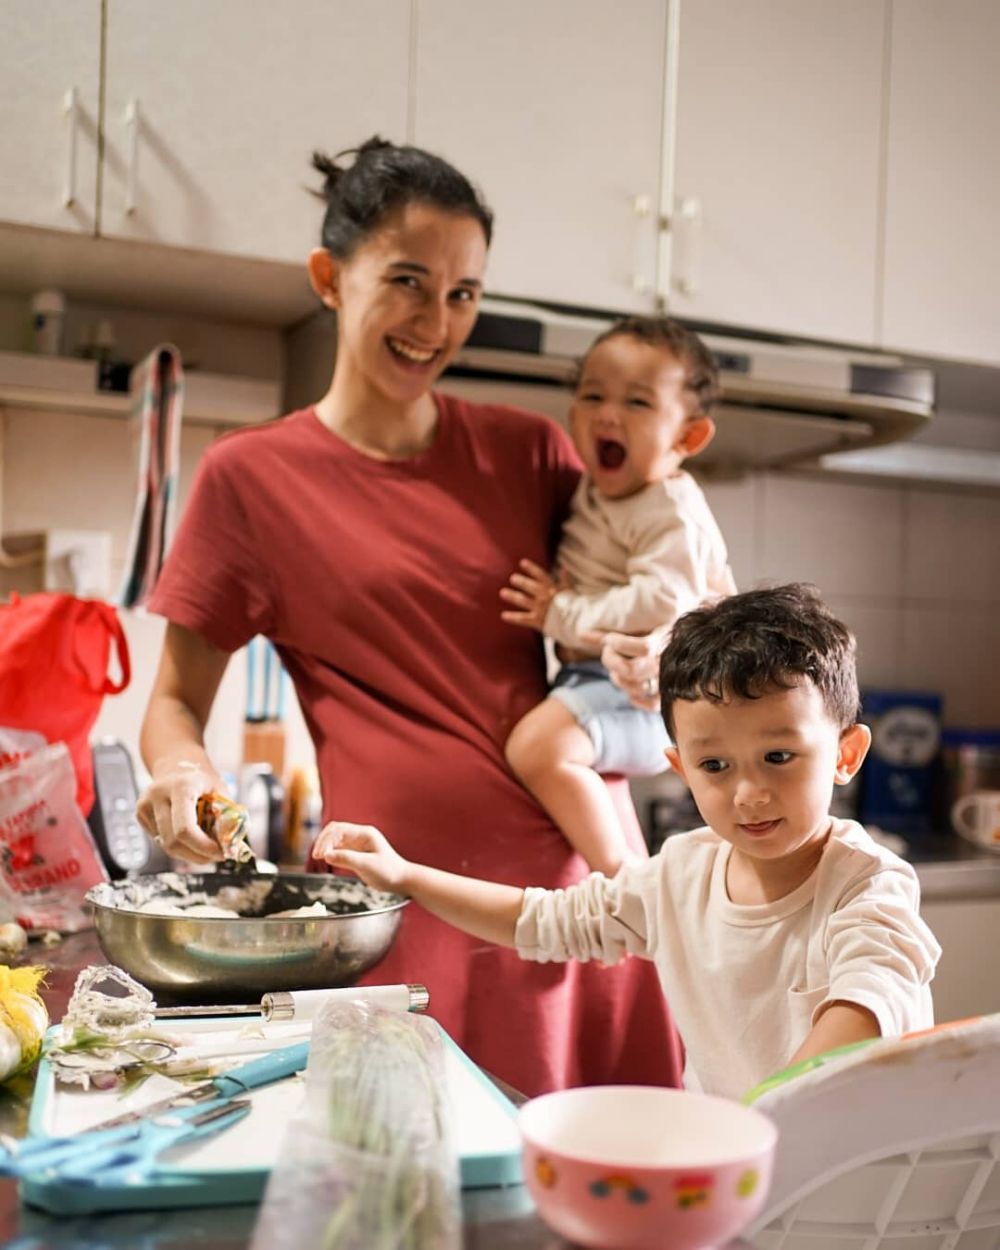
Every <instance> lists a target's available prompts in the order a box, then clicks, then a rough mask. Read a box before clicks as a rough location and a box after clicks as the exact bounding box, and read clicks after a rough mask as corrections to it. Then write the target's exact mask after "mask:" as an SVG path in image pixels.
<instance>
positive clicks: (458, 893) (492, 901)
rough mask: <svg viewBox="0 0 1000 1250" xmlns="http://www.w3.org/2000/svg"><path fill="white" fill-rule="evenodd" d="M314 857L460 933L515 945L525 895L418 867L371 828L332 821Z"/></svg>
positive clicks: (504, 887)
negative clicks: (401, 897)
mask: <svg viewBox="0 0 1000 1250" xmlns="http://www.w3.org/2000/svg"><path fill="white" fill-rule="evenodd" d="M313 857H314V858H316V859H322V860H324V861H325V862H326V863H328V864H330V865H331V866H332V867H334V868H345V869H347V870H348V872H353V873H356V874H357V876H359V877H360V878H361V880H362V881H364V883H365V884H366V885H370V886H372V888H373V889H376V890H391V891H394V892H396V893H399V894H408V895H409V896H410V897H411V898H412V899H414V900H415V901H416V902H418V903H419V904H420V905H421V907H424V908H426V909H427V911H429V912H432V913H433V914H434V915H435V916H437V917H439V918H440V919H441V920H444V921H446V922H447V923H448V924H450V925H454V926H455V928H456V929H461V930H463V932H465V933H470V934H471V935H472V936H473V937H477V938H482V939H483V940H484V941H487V942H495V943H496V944H497V945H498V946H513V945H514V929H515V927H516V925H517V919H518V916H519V915H520V914H521V903H522V901H523V899H524V891H523V890H521V889H519V888H517V887H516V886H512V885H503V884H500V883H499V882H495V881H480V880H478V879H476V878H475V877H461V876H459V875H458V874H456V873H453V872H444V871H443V870H442V869H440V868H428V867H427V866H426V865H424V864H414V863H411V861H410V860H407V859H404V858H403V857H402V855H400V854H398V852H397V851H395V850H394V849H393V847H392V845H391V844H390V843H389V840H388V839H387V838H386V837H385V835H384V834H383V833H381V832H380V831H379V830H378V829H376V828H374V826H372V825H352V824H348V823H347V822H346V821H332V822H331V823H330V824H328V825H327V826H326V827H325V828H324V829H323V831H322V833H321V834H320V835H319V837H318V838H317V839H316V844H315V846H314V847H313Z"/></svg>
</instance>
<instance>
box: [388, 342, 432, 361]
mask: <svg viewBox="0 0 1000 1250" xmlns="http://www.w3.org/2000/svg"><path fill="white" fill-rule="evenodd" d="M386 342H387V343H388V344H389V349H390V351H392V353H393V354H394V355H396V356H402V358H403V359H404V360H411V361H412V362H413V363H414V364H415V365H429V364H430V363H431V361H432V360H433V359H434V357H435V356H436V355H437V350H436V349H435V350H433V351H428V350H427V349H426V348H419V347H411V346H410V345H409V343H401V342H400V341H399V339H386Z"/></svg>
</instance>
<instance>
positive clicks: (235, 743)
mask: <svg viewBox="0 0 1000 1250" xmlns="http://www.w3.org/2000/svg"><path fill="white" fill-rule="evenodd" d="M5 422H6V423H5V432H6V455H5V463H4V464H3V466H2V472H3V481H2V485H3V524H4V528H5V530H7V531H8V532H10V531H16V530H31V529H41V528H45V527H46V526H48V527H53V526H60V527H72V528H87V529H106V530H109V531H110V532H111V534H112V537H113V556H114V568H113V585H117V582H118V578H119V576H120V573H121V569H122V565H123V561H124V556H125V545H126V541H127V535H128V525H129V521H130V518H131V512H132V501H133V491H134V479H135V467H134V451H133V444H132V442H131V433H130V430H129V426H128V423H127V422H125V421H124V420H121V419H117V418H111V417H81V416H66V415H59V414H55V413H47V412H18V411H15V412H8V413H7V414H6V418H5ZM215 433H216V431H213V430H211V429H208V428H205V427H198V426H189V427H188V428H186V429H185V430H184V434H183V439H182V477H181V500H182V502H183V499H184V497H185V495H186V491H187V489H188V487H189V485H190V481H191V477H192V473H193V471H194V467H195V464H196V462H197V459H198V457H199V455H200V454H201V452H202V451H203V449H204V448H205V447H206V446H207V444H208V443H209V442H210V441H211V439H212V438H213V437H214V436H215ZM706 490H707V493H708V497H709V500H710V503H711V505H712V507H713V509H714V510H715V513H716V516H717V517H718V520H719V523H720V525H721V526H722V530H723V533H724V534H725V535H726V538H727V540H728V543H729V548H730V553H731V558H732V563H733V568H734V571H735V574H736V578H737V582H738V584H739V585H740V587H741V588H749V587H751V586H753V585H755V584H758V583H761V582H775V581H785V580H789V579H804V580H808V581H812V582H814V583H815V584H816V585H818V586H819V587H820V589H821V590H822V591H823V593H824V595H825V596H826V598H827V599H828V601H829V602H830V604H831V605H832V606H833V608H834V609H835V610H836V611H837V612H838V613H839V614H840V615H841V616H842V617H843V618H844V619H845V620H846V621H847V623H848V624H849V625H850V626H851V627H852V628H853V629H854V630H855V632H856V633H857V635H858V639H859V660H860V670H861V678H862V682H863V683H865V684H868V685H878V686H889V687H894V688H904V689H929V690H938V691H941V692H942V693H943V695H944V699H945V715H946V720H947V722H948V723H950V724H955V725H980V726H983V725H1000V542H998V535H1000V498H998V497H996V496H990V495H976V494H970V493H962V492H957V491H939V490H928V489H918V488H915V487H904V486H896V485H870V484H855V483H851V482H844V481H839V480H835V479H833V478H828V477H811V478H807V477H798V478H796V477H785V476H778V475H760V476H756V477H752V478H747V479H743V480H740V481H735V482H720V483H709V484H707V486H706ZM125 623H126V629H127V632H128V634H129V637H130V641H131V644H132V650H133V660H134V664H133V667H134V678H133V683H132V686H131V688H130V689H129V690H128V691H126V692H125V693H123V694H122V695H120V696H118V697H116V698H114V699H108V700H106V702H105V706H104V710H103V711H102V714H101V719H100V721H99V722H98V730H99V731H100V732H104V733H109V734H114V735H116V736H119V737H122V738H123V739H124V740H125V741H126V742H127V743H129V745H131V746H134V745H135V743H136V738H137V733H138V725H139V720H140V718H141V714H142V708H143V706H144V704H145V700H146V697H147V695H148V691H149V688H150V686H151V683H152V680H153V675H154V671H155V663H156V656H157V653H158V649H159V643H160V638H161V636H162V623H161V622H160V621H159V620H157V619H156V618H150V617H145V616H143V615H142V614H139V613H130V614H127V615H126V618H125ZM243 703H244V669H243V658H242V656H237V657H236V658H235V659H234V661H233V662H232V663H231V664H230V667H229V671H228V673H227V675H226V678H225V681H224V684H223V688H222V691H221V692H220V696H219V698H218V700H217V703H216V709H215V711H214V712H213V717H212V723H211V725H210V730H209V746H210V749H211V750H212V751H213V753H214V755H215V757H216V758H217V761H218V763H219V764H220V766H221V767H224V768H227V769H230V770H233V769H235V768H236V767H237V766H238V764H239V762H240V745H241V732H240V730H241V724H242V718H243ZM288 758H289V760H290V762H292V763H298V762H306V761H307V760H308V759H309V758H310V746H309V741H308V737H307V735H306V732H305V728H304V725H303V724H302V721H301V717H300V716H299V714H298V711H297V709H294V710H293V713H292V715H291V717H290V722H289V747H288Z"/></svg>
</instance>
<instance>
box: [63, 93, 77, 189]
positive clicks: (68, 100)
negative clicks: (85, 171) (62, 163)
mask: <svg viewBox="0 0 1000 1250" xmlns="http://www.w3.org/2000/svg"><path fill="white" fill-rule="evenodd" d="M63 112H64V113H65V114H66V117H67V119H68V128H69V145H68V147H67V149H66V181H65V183H64V185H63V208H72V207H73V205H74V204H75V203H76V132H77V123H78V121H79V117H80V95H79V92H78V91H77V89H76V87H70V89H69V90H68V91H67V92H66V94H65V96H64V97H63Z"/></svg>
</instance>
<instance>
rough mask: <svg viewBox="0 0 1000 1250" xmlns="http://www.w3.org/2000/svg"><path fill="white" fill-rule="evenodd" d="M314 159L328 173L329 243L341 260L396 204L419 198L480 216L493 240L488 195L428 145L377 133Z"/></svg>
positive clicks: (326, 240) (326, 224) (326, 226)
mask: <svg viewBox="0 0 1000 1250" xmlns="http://www.w3.org/2000/svg"><path fill="white" fill-rule="evenodd" d="M345 156H353V157H354V160H353V162H352V163H351V164H350V165H340V164H338V162H339V161H340V160H341V159H342V158H343V157H345ZM312 163H313V168H314V169H317V170H318V171H319V172H320V173H321V174H322V175H323V176H324V178H325V183H324V185H323V190H322V191H321V192H318V194H319V195H320V196H321V197H322V198H323V199H325V200H326V216H325V217H324V218H323V233H322V241H323V246H324V247H325V248H327V249H328V251H330V252H331V253H332V254H333V255H334V256H336V257H337V259H338V260H346V259H347V258H348V257H349V256H350V255H351V254H352V252H353V251H354V249H355V248H356V247H357V246H358V244H359V243H361V242H362V241H363V240H364V239H366V238H367V237H368V236H369V235H370V234H371V233H372V231H373V230H376V229H377V228H378V227H379V226H380V225H381V224H382V222H383V221H384V219H385V218H386V217H387V216H388V214H389V213H391V212H393V210H394V209H397V208H401V207H403V205H405V204H412V203H415V202H416V203H421V204H431V205H433V206H434V207H435V208H441V209H444V211H445V212H448V213H456V214H459V215H464V216H468V217H474V218H475V220H476V221H478V222H479V224H480V225H481V226H482V228H483V234H485V235H486V242H487V245H488V244H489V242H490V238H491V236H492V233H493V214H492V213H491V212H490V210H489V208H487V206H486V204H485V203H484V201H483V198H482V196H481V195H480V194H479V192H478V191H477V190H476V189H475V187H473V185H472V183H471V182H469V180H468V179H467V178H466V177H465V176H464V175H463V174H460V173H459V172H458V170H457V169H455V167H454V166H453V165H449V164H448V162H447V161H445V160H442V159H441V157H440V156H434V155H433V154H432V153H430V152H425V151H424V150H423V149H422V148H412V147H402V146H397V145H396V144H395V143H390V142H389V141H388V140H387V139H380V138H379V136H378V135H374V136H373V137H372V138H371V139H369V140H368V141H367V142H366V143H362V145H361V146H360V147H359V148H348V149H346V150H345V151H343V152H338V153H337V155H336V156H335V157H330V156H327V155H325V153H323V152H314V153H313V158H312Z"/></svg>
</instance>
